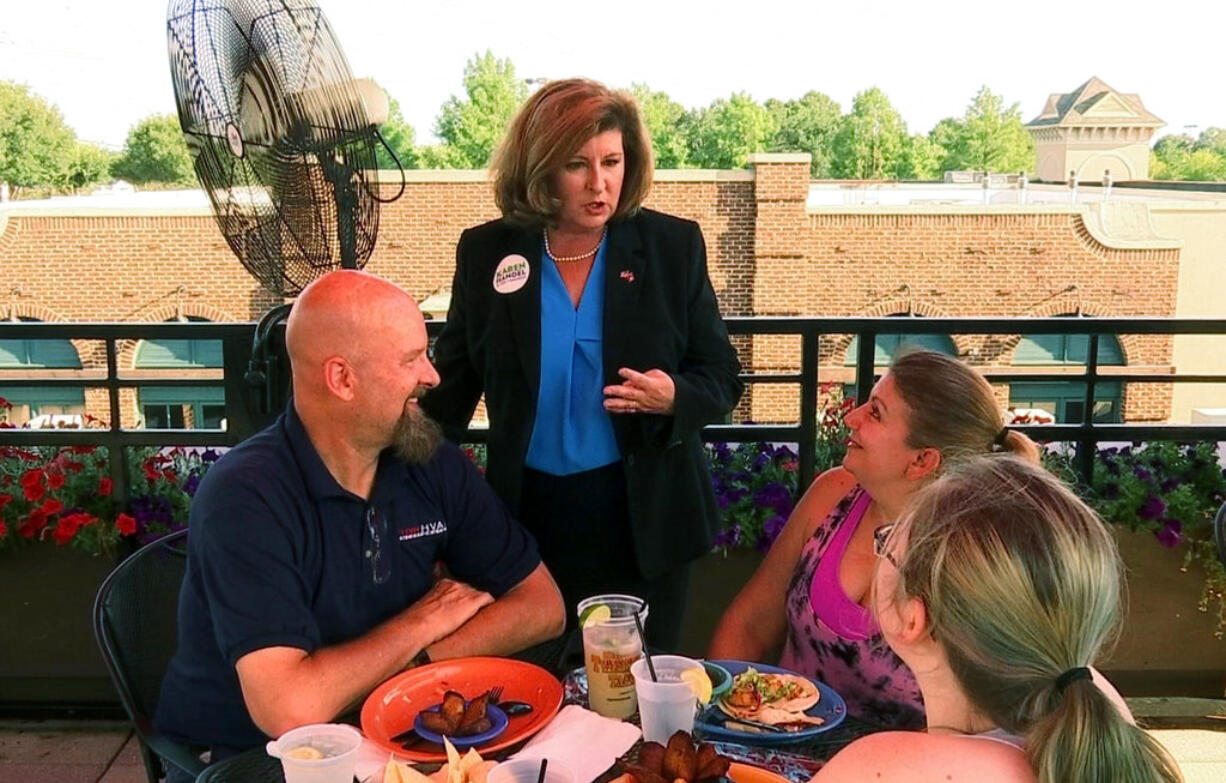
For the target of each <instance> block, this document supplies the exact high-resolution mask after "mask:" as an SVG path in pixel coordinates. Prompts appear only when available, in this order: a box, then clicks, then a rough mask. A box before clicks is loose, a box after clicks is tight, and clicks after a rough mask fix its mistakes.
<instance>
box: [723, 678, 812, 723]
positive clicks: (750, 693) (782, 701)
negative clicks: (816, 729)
mask: <svg viewBox="0 0 1226 783" xmlns="http://www.w3.org/2000/svg"><path fill="white" fill-rule="evenodd" d="M819 698H820V694H819V692H818V690H817V686H816V685H814V684H813V683H812V682H811V681H809V680H807V679H805V678H804V677H801V676H799V675H796V674H764V673H762V672H759V671H758V670H757V669H754V668H753V667H750V668H748V669H746V670H745V671H743V672H741V673H740V674H738V675H736V676H735V677H733V678H732V688H730V689H729V691H728V692H727V693H726V694H724V697H723V699H722V700H721V701H720V702H719V708H720V709H721V710H723V711H724V712H725V713H727V714H728V715H731V716H732V717H734V718H742V719H748V720H754V721H758V722H759V723H769V724H771V725H773V726H784V727H786V728H793V725H792V724H796V725H795V728H803V727H804V726H806V725H817V726H820V725H822V724H823V723H824V722H825V721H823V720H822V719H821V718H813V717H810V716H808V715H805V714H804V713H805V710H807V709H809V708H810V707H812V706H813V705H814V704H817V702H818V699H819Z"/></svg>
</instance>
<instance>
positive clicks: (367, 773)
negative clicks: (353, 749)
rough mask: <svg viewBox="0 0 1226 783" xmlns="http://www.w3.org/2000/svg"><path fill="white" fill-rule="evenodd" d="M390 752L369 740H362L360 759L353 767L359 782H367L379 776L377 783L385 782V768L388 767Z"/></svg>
mask: <svg viewBox="0 0 1226 783" xmlns="http://www.w3.org/2000/svg"><path fill="white" fill-rule="evenodd" d="M387 758H388V752H387V751H386V750H384V749H383V748H381V747H379V746H378V745H376V744H375V743H373V742H371V741H370V740H368V739H365V738H363V739H362V745H361V747H359V748H358V759H357V761H356V762H355V763H354V765H353V774H354V775H356V776H357V779H358V780H361V781H365V780H366V779H367V778H369V777H371V776H372V775H375V774H376V773H377V774H378V777H376V778H375V780H376V781H382V780H383V768H384V767H385V766H386V765H387Z"/></svg>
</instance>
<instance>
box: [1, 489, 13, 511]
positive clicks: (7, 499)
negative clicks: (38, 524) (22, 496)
mask: <svg viewBox="0 0 1226 783" xmlns="http://www.w3.org/2000/svg"><path fill="white" fill-rule="evenodd" d="M12 502H13V496H12V495H10V494H9V493H7V492H3V493H0V511H3V510H4V507H5V506H7V505H8V504H9V503H12Z"/></svg>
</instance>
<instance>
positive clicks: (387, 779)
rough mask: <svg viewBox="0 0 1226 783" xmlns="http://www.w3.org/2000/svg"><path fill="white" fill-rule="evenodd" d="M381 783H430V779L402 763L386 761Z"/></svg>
mask: <svg viewBox="0 0 1226 783" xmlns="http://www.w3.org/2000/svg"><path fill="white" fill-rule="evenodd" d="M383 783H432V781H431V780H430V778H428V777H426V776H425V775H423V774H421V773H420V772H418V771H417V770H416V769H414V768H413V767H410V766H409V765H408V764H405V763H404V762H403V761H396V760H395V759H388V760H387V766H386V767H384V769H383Z"/></svg>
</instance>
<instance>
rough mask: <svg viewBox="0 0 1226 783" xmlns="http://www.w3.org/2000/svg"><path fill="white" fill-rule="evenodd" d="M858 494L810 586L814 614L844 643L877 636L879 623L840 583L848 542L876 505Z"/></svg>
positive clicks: (865, 495) (863, 495)
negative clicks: (848, 640) (872, 505)
mask: <svg viewBox="0 0 1226 783" xmlns="http://www.w3.org/2000/svg"><path fill="white" fill-rule="evenodd" d="M857 491H858V492H859V496H858V497H857V498H856V499H855V501H854V502H853V503H852V506H851V508H849V509H848V510H847V514H846V515H845V516H844V517H843V519H842V520H841V521H840V523H839V527H838V530H836V531H835V534H834V537H833V538H832V539H831V540H830V544H829V545H828V546H827V548H826V551H825V552H823V553H822V556H821V560H820V561H819V562H818V564H817V568H816V569H815V570H814V572H813V581H812V582H810V584H809V602H810V604H811V605H812V606H813V612H814V613H815V614H816V615H817V616H818V617H819V618H820V619H821V621H822V622H823V623H825V624H826V625H827V626H828V627H829V628H830V629H831V630H832V631H834V632H835V633H837V634H838V635H839V636H842V637H843V638H844V639H851V640H856V641H861V640H864V639H869V638H871V637H872V636H873V635H874V634H875V633H877V623H876V622H874V620H873V617H872V613H871V612H869V610H868V609H866V608H864V607H863V606H860V604H858V603H856V602H855V601H853V600H851V598H849V597H848V596H847V593H846V592H844V590H843V586H842V585H841V584H840V583H839V564H840V563H842V561H843V553H844V552H846V551H847V542H848V541H849V540H850V539H851V536H852V534H853V533H855V532H856V528H857V527H859V525H860V520H861V519H863V518H864V514H865V512H866V511H868V507H869V505H870V504H871V503H872V502H873V499H872V498H871V497H869V494H868V493H867V492H865V491H864V490H863V489H859V490H857Z"/></svg>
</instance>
